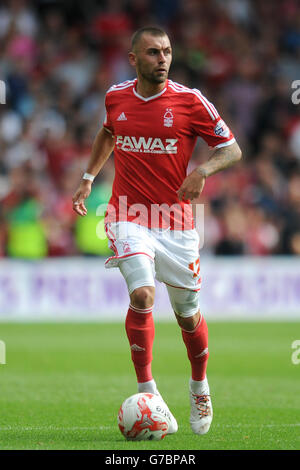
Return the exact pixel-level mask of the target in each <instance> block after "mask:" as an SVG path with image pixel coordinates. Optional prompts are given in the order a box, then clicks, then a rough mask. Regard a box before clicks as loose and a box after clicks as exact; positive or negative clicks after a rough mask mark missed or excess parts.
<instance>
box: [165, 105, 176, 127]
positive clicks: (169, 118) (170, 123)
mask: <svg viewBox="0 0 300 470" xmlns="http://www.w3.org/2000/svg"><path fill="white" fill-rule="evenodd" d="M173 120H174V116H173V114H172V109H171V108H167V109H166V112H165V114H164V126H165V127H172V126H173Z"/></svg>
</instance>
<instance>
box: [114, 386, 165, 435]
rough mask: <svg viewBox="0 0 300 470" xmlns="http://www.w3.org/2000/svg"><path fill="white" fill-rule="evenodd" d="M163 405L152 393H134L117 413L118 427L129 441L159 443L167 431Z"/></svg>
mask: <svg viewBox="0 0 300 470" xmlns="http://www.w3.org/2000/svg"><path fill="white" fill-rule="evenodd" d="M167 416H168V410H167V409H166V405H165V403H164V402H163V401H162V400H161V398H160V397H158V396H157V395H153V394H152V393H136V394H135V395H132V396H131V397H129V398H127V399H126V400H125V401H124V402H123V403H122V405H121V407H120V409H119V413H118V425H119V429H120V431H121V433H122V434H123V436H124V437H125V439H127V440H129V441H148V440H154V441H160V440H161V439H163V438H164V437H165V435H166V434H167V432H168V429H169V420H168V418H167Z"/></svg>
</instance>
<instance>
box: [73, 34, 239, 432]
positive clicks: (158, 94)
mask: <svg viewBox="0 0 300 470" xmlns="http://www.w3.org/2000/svg"><path fill="white" fill-rule="evenodd" d="M171 60H172V48H171V44H170V40H169V38H168V36H167V34H166V33H165V32H164V31H163V30H161V29H160V28H154V27H145V28H141V29H140V30H138V31H137V32H136V33H135V34H134V35H133V38H132V47H131V51H130V52H129V62H130V64H131V65H132V66H133V67H134V68H135V69H136V74H137V78H136V79H134V80H128V81H126V82H124V83H121V84H118V85H114V86H112V87H111V88H110V89H109V90H108V91H107V94H106V100H105V106H106V118H105V121H104V123H103V127H102V128H101V129H100V130H99V132H98V134H97V135H96V138H95V140H94V143H93V147H92V153H91V157H90V160H89V163H88V166H87V169H86V173H85V174H84V175H83V179H82V181H81V183H80V186H79V188H78V190H77V192H76V193H75V195H74V197H73V207H74V210H75V211H76V212H77V213H78V214H79V215H81V216H84V215H86V213H87V209H86V207H85V199H86V198H87V197H88V196H89V194H90V192H91V186H92V181H93V179H94V177H95V176H96V175H97V174H98V173H99V171H100V170H101V168H102V167H103V165H104V164H105V162H106V160H107V159H108V157H109V156H110V154H111V153H112V151H114V158H115V179H114V183H113V188H112V197H111V199H110V202H109V205H108V209H107V213H106V218H105V227H106V233H107V237H108V239H109V243H110V247H111V248H112V249H113V251H114V254H115V256H112V257H110V258H109V259H108V260H107V261H106V267H118V268H119V270H120V272H121V273H122V275H123V276H124V279H125V281H126V283H127V287H128V292H129V297H130V305H129V309H128V312H127V316H126V321H125V329H126V333H127V337H128V340H129V344H130V348H131V357H132V361H133V364H134V367H135V372H136V376H137V382H138V391H139V392H150V393H155V394H158V395H159V392H158V390H157V386H156V383H155V380H154V378H153V376H152V370H151V362H152V344H153V339H154V322H153V317H152V309H153V304H154V296H155V283H154V278H155V277H156V279H157V280H159V281H160V282H163V283H165V285H166V288H167V290H168V294H169V298H170V302H171V305H172V308H173V310H174V313H175V317H176V319H177V322H178V324H179V327H180V328H181V330H182V338H183V341H184V343H185V346H186V349H187V355H188V358H189V360H190V364H191V377H190V381H189V394H190V405H191V413H190V424H191V428H192V430H193V432H194V433H196V434H205V433H206V432H207V431H208V430H209V427H210V425H211V421H212V416H213V410H212V402H211V396H210V390H209V385H208V381H207V376H206V367H207V360H208V355H209V353H208V330H207V325H206V322H205V319H204V316H203V314H202V312H200V309H199V298H198V297H199V289H200V282H201V278H200V264H199V236H198V233H197V231H196V229H195V228H194V222H193V214H192V210H191V203H190V201H192V200H193V199H195V198H198V197H199V195H200V194H201V192H202V189H203V187H204V184H205V180H206V178H208V177H209V176H210V175H212V174H214V173H216V172H218V171H220V170H223V169H226V168H228V167H229V166H231V165H232V164H234V163H235V162H237V161H238V160H240V158H241V150H240V148H239V146H238V144H237V143H236V141H235V138H234V136H233V134H232V132H231V131H230V129H229V128H228V127H227V125H226V124H225V123H224V121H223V120H222V119H221V117H220V116H219V114H218V111H217V110H216V108H215V107H214V106H213V104H212V103H210V102H209V101H208V100H207V99H206V98H205V97H204V96H203V95H202V93H201V92H200V91H199V90H197V89H190V88H188V87H186V86H183V85H180V84H178V83H175V82H173V81H172V80H170V79H168V72H169V68H170V65H171ZM198 136H200V137H202V138H203V139H204V140H205V141H206V143H207V144H208V145H209V146H210V147H213V148H214V153H213V155H212V156H211V158H210V159H209V160H208V161H206V162H205V163H203V164H202V165H200V166H199V167H197V168H196V169H195V170H194V171H192V172H191V173H190V174H189V175H186V172H187V166H188V163H189V160H190V158H191V155H192V151H193V148H194V146H195V143H196V140H197V137H198ZM177 428H178V426H177V422H176V419H175V418H174V416H173V415H172V413H171V412H170V429H169V432H170V433H174V432H176V431H177Z"/></svg>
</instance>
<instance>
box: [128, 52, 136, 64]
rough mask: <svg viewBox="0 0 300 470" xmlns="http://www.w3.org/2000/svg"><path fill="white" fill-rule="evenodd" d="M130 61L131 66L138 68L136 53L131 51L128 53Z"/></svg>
mask: <svg viewBox="0 0 300 470" xmlns="http://www.w3.org/2000/svg"><path fill="white" fill-rule="evenodd" d="M128 60H129V63H130V65H132V67H135V66H136V55H135V53H134V52H132V51H130V52H129V53H128Z"/></svg>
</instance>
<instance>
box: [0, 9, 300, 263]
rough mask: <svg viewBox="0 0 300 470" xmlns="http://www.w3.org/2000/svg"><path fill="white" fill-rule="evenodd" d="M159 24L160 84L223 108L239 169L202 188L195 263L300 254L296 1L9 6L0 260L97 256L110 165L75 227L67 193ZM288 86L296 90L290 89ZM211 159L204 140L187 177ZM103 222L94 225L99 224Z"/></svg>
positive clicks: (2, 53) (3, 22) (0, 152)
mask: <svg viewBox="0 0 300 470" xmlns="http://www.w3.org/2000/svg"><path fill="white" fill-rule="evenodd" d="M145 25H158V26H160V27H163V28H164V29H165V30H166V31H167V32H168V34H169V36H170V38H171V41H172V45H173V50H174V58H173V65H172V67H171V71H170V78H171V79H172V80H174V81H178V82H180V83H182V84H185V85H187V86H190V87H195V88H198V89H200V90H201V91H202V93H203V94H204V95H205V96H206V97H207V98H208V99H210V100H211V101H212V102H213V103H214V105H215V106H216V108H217V109H218V110H219V112H220V114H221V116H222V117H223V119H224V120H225V121H226V122H227V124H228V125H229V126H230V127H231V129H232V130H233V132H234V134H235V135H236V137H237V141H238V143H239V145H240V147H241V148H242V150H243V160H242V161H241V162H240V163H239V164H238V165H236V166H235V167H233V168H232V169H229V170H226V171H225V172H221V173H219V174H216V175H214V176H212V177H210V178H208V180H207V182H206V185H205V188H204V191H203V194H202V197H201V202H202V203H204V204H205V240H204V247H203V249H202V252H206V253H211V254H216V255H243V254H245V255H248V254H250V255H254V256H255V255H258V256H261V255H271V254H276V255H282V254H292V255H299V254H300V103H298V101H299V102H300V91H299V93H297V82H296V80H299V85H298V88H300V9H299V6H298V2H297V0H277V1H274V0H264V1H259V0H127V1H126V0H119V1H115V0H107V1H96V0H85V1H84V2H81V1H80V0H72V1H71V0H70V1H52V0H36V1H26V0H6V1H2V2H1V6H0V79H1V80H2V81H4V82H5V85H6V103H5V104H4V103H2V104H0V256H2V257H5V256H10V257H21V258H43V257H45V256H70V255H78V254H84V255H107V254H108V253H109V250H108V248H107V242H106V240H100V239H99V238H98V237H97V235H96V227H97V230H98V233H99V230H103V227H101V220H99V217H98V216H97V215H96V208H97V206H98V205H99V204H102V203H105V202H107V201H108V199H109V197H110V192H111V185H112V181H113V178H114V165H113V156H112V157H111V158H110V159H109V160H108V162H107V163H106V165H105V167H104V169H103V171H102V172H101V174H100V175H99V176H98V177H97V178H96V180H95V183H94V185H93V191H92V194H91V196H90V198H89V199H88V201H87V205H88V209H89V213H88V216H86V217H85V218H79V217H77V216H76V214H75V213H74V212H73V210H72V200H71V199H72V195H73V193H74V191H75V190H76V188H77V186H78V184H79V181H80V179H81V176H82V173H83V171H84V170H85V167H86V163H87V159H88V157H89V154H90V149H91V144H92V141H93V139H94V136H95V135H96V133H97V131H98V129H99V128H100V126H101V125H102V122H103V118H104V106H103V103H104V96H105V92H106V90H107V89H108V88H109V87H110V86H111V85H112V84H114V83H119V82H122V81H124V80H126V79H131V78H134V76H135V72H134V70H133V69H132V68H131V67H130V66H129V64H128V61H127V52H128V50H129V47H130V38H131V35H132V33H133V32H134V31H135V30H136V29H137V28H139V27H142V26H145ZM293 86H294V88H293ZM209 154H210V151H209V150H208V148H207V146H206V144H204V143H203V142H202V141H201V140H200V139H199V142H198V144H197V146H196V149H195V152H194V154H193V158H192V160H191V162H190V169H192V168H193V167H194V166H195V165H197V164H199V163H201V162H202V161H205V160H206V159H207V158H208V156H209ZM99 224H100V225H99Z"/></svg>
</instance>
